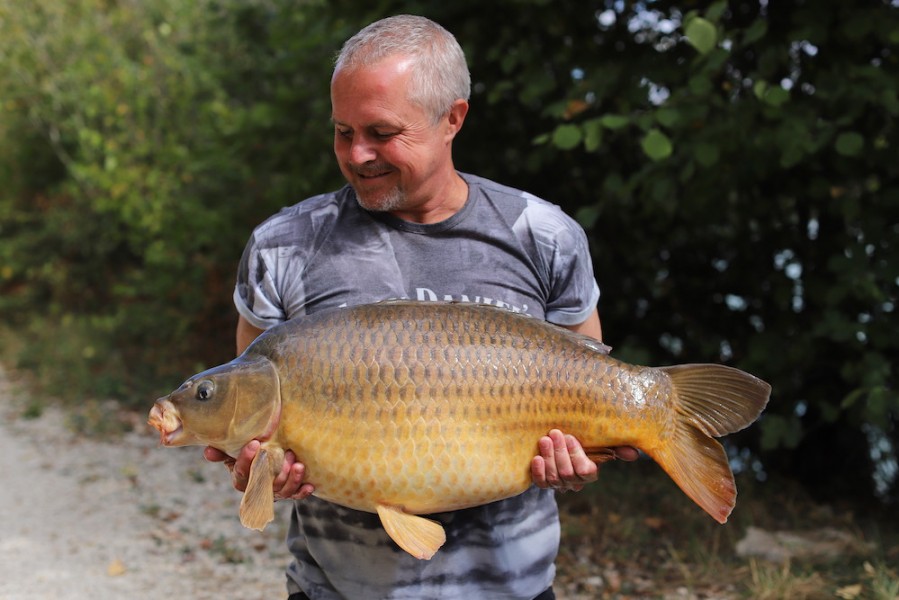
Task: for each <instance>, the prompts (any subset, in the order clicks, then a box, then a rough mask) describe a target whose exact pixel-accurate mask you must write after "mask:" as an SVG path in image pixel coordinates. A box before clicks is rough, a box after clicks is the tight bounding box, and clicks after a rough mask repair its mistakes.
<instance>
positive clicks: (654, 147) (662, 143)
mask: <svg viewBox="0 0 899 600" xmlns="http://www.w3.org/2000/svg"><path fill="white" fill-rule="evenodd" d="M640 147H641V148H643V152H644V153H645V154H646V156H648V157H649V158H651V159H652V160H654V161H656V162H658V161H660V160H664V159H666V158H668V157H669V156H671V153H672V151H673V150H674V146H673V145H672V144H671V140H670V139H668V136H667V135H665V134H664V133H662V132H661V131H660V130H658V129H650V130H649V131H648V132H647V133H646V135H645V136H644V137H643V140H642V141H641V142H640Z"/></svg>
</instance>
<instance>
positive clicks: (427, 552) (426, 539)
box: [378, 504, 446, 560]
mask: <svg viewBox="0 0 899 600" xmlns="http://www.w3.org/2000/svg"><path fill="white" fill-rule="evenodd" d="M378 516H379V517H381V524H382V525H383V526H384V529H385V530H386V531H387V535H389V536H390V539H392V540H393V541H394V542H396V544H397V546H399V547H400V548H402V549H403V550H405V551H406V552H408V553H409V554H411V555H412V556H414V557H415V558H418V559H424V560H428V559H430V558H431V557H432V556H434V553H435V552H437V550H439V549H440V547H441V546H442V545H443V544H444V542H446V532H445V531H443V526H442V525H441V524H440V523H438V522H437V521H432V520H431V519H426V518H424V517H419V516H418V515H413V514H410V513H407V512H405V511H403V510H402V509H401V508H398V507H396V506H389V505H387V504H378Z"/></svg>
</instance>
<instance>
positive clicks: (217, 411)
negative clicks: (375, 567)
mask: <svg viewBox="0 0 899 600" xmlns="http://www.w3.org/2000/svg"><path fill="white" fill-rule="evenodd" d="M201 390H203V393H201ZM210 390H212V391H211V392H210ZM769 393H770V386H768V385H767V384H766V383H764V382H763V381H761V380H760V379H757V378H755V377H754V376H752V375H749V374H747V373H744V372H742V371H738V370H736V369H732V368H729V367H725V366H721V365H681V366H675V367H659V368H653V367H644V366H638V365H630V364H626V363H623V362H621V361H618V360H615V359H613V358H611V357H609V356H608V355H607V348H605V347H604V346H602V344H600V343H598V342H597V341H596V340H593V339H591V338H587V337H585V336H582V335H579V334H576V333H573V332H571V331H568V330H566V329H564V328H560V327H556V326H553V325H550V324H548V323H546V322H544V321H541V320H538V319H535V318H532V317H528V316H525V315H520V314H516V313H513V312H511V311H508V310H504V309H499V308H495V307H488V306H484V305H475V304H461V303H433V302H410V301H396V302H384V303H378V304H371V305H362V306H356V307H350V308H345V309H339V310H334V311H328V312H323V313H317V314H314V315H311V316H308V317H302V318H299V319H295V320H293V321H289V322H287V323H284V324H281V325H279V326H276V327H274V328H272V329H270V330H269V331H267V332H265V333H264V334H262V335H261V336H260V337H259V338H258V339H257V340H256V341H255V342H254V343H253V344H251V345H250V347H249V348H247V350H246V351H245V352H244V353H243V354H242V355H241V356H240V357H238V358H236V359H234V360H233V361H231V362H230V363H227V364H226V365H221V366H219V367H216V368H214V369H210V370H209V371H206V372H204V373H200V374H198V375H195V376H194V377H192V378H190V379H189V380H188V381H187V382H185V383H184V384H183V385H182V386H181V387H180V388H179V389H178V390H176V391H175V392H173V393H172V394H170V395H169V396H167V397H165V398H161V399H160V400H158V401H157V403H156V405H155V406H154V408H153V410H152V411H151V414H150V424H151V425H153V426H155V427H156V428H157V429H159V431H160V436H161V439H162V443H163V444H164V445H185V444H205V445H212V446H215V447H218V448H220V449H222V450H224V451H226V452H229V451H230V452H234V451H235V449H239V448H240V447H242V446H243V445H244V444H246V443H247V442H249V441H250V440H252V439H259V440H260V441H262V446H261V450H260V453H259V454H258V455H257V457H256V459H255V460H254V462H253V465H252V468H251V473H250V482H249V484H248V486H247V491H246V493H245V495H244V499H243V501H242V504H241V520H242V522H243V523H244V524H245V525H247V526H250V527H256V528H261V527H264V526H265V524H266V523H267V522H268V520H270V519H271V517H272V516H273V513H272V507H271V503H272V501H273V498H272V491H271V485H272V480H273V479H274V477H275V476H276V475H277V474H278V473H279V472H280V469H281V461H282V457H283V452H284V451H285V450H288V449H289V450H292V451H293V452H294V453H295V454H296V456H297V457H298V459H299V460H300V461H302V462H303V463H304V465H305V467H306V481H308V482H309V483H312V484H313V485H314V486H315V495H316V496H318V497H320V498H322V499H324V500H328V501H331V502H335V503H337V504H341V505H343V506H347V507H349V508H353V509H357V510H363V511H369V512H377V513H378V514H379V515H380V517H381V521H382V523H383V524H384V526H385V529H386V530H387V532H388V534H389V535H390V536H391V537H392V538H393V539H394V540H395V541H396V542H397V543H398V544H399V545H400V546H401V547H402V548H404V549H405V550H407V551H408V552H410V553H411V554H413V555H415V556H418V557H419V558H429V557H430V556H432V555H433V553H434V552H436V551H437V549H438V548H439V547H440V545H441V544H442V543H443V540H444V539H445V537H444V534H443V531H442V528H441V526H440V525H439V524H437V523H436V522H434V521H431V520H429V519H426V518H423V517H421V516H419V515H423V514H425V515H426V514H429V513H435V512H444V511H450V510H457V509H461V508H465V507H470V506H475V505H479V504H484V503H487V502H492V501H496V500H500V499H503V498H508V497H511V496H514V495H516V494H519V493H521V492H523V491H525V490H526V489H527V488H528V486H530V485H531V475H530V463H531V459H532V458H533V456H534V455H535V454H536V453H537V447H536V446H537V440H538V439H539V438H540V437H541V436H543V435H546V433H547V432H548V431H549V430H550V429H561V430H562V431H565V432H566V433H570V434H572V435H574V436H575V437H576V438H577V439H578V440H579V441H580V442H581V444H582V445H583V446H584V448H585V450H586V451H587V452H588V455H589V456H591V458H594V459H595V460H603V459H607V458H608V457H609V453H608V451H606V450H604V449H606V448H608V447H613V446H620V445H631V446H635V447H637V448H639V449H641V450H643V451H644V452H646V453H647V454H649V455H650V456H651V457H652V458H654V459H655V460H656V461H657V462H658V463H659V464H660V465H661V466H662V467H663V468H664V469H665V470H666V472H668V473H669V475H671V477H672V478H673V479H674V480H675V481H676V482H677V483H678V485H680V486H681V488H682V489H683V490H684V491H685V492H686V493H687V494H688V495H689V496H690V497H691V498H693V500H694V501H696V502H697V503H698V504H699V505H700V506H701V507H702V508H703V509H705V510H706V511H707V512H709V514H711V515H712V516H713V517H714V518H716V519H717V520H719V521H721V522H723V521H724V520H726V518H727V516H728V515H729V514H730V512H731V510H732V509H733V506H734V501H735V496H736V490H735V487H734V484H733V475H732V474H731V472H730V468H729V466H728V464H727V457H726V455H725V454H724V451H723V449H722V448H721V446H720V444H719V443H718V442H716V441H715V440H713V439H712V437H717V436H720V435H724V434H726V433H730V432H733V431H737V430H739V429H742V428H743V427H745V426H747V425H749V424H750V423H751V422H753V421H754V420H755V419H756V418H757V417H758V415H759V414H760V412H761V411H762V409H763V408H764V406H765V404H766V402H767V399H768V395H769ZM210 394H211V396H210ZM226 423H227V424H228V425H227V427H226V426H225V424H226ZM225 430H227V432H226V431H225Z"/></svg>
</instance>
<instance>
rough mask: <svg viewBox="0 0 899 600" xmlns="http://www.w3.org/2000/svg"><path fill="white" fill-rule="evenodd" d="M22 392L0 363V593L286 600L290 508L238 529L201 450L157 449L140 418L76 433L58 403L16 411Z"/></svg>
mask: <svg viewBox="0 0 899 600" xmlns="http://www.w3.org/2000/svg"><path fill="white" fill-rule="evenodd" d="M21 394H22V392H21V390H20V389H18V387H17V386H15V385H14V384H12V383H10V382H9V380H8V379H7V377H6V376H5V375H4V372H3V371H2V370H0V457H2V466H0V598H2V599H3V600H37V599H40V600H44V599H47V598H54V599H59V600H81V599H90V600H106V599H109V600H120V599H129V600H131V599H137V600H142V599H145V598H147V599H150V598H154V599H155V598H167V599H171V600H180V599H190V600H203V599H206V598H208V599H210V600H211V599H216V600H230V599H237V598H240V599H242V600H243V599H246V600H254V599H259V600H272V599H282V598H284V597H286V592H285V591H284V589H285V588H284V575H283V570H284V565H285V564H286V562H287V550H286V548H285V547H284V544H283V538H284V531H285V528H286V514H285V511H286V510H287V508H288V507H287V505H285V504H280V505H279V507H280V510H277V513H278V514H277V517H276V520H275V522H274V523H272V524H270V525H269V526H268V527H267V528H266V530H265V531H264V532H262V533H259V532H255V531H250V530H247V529H244V528H243V527H241V525H240V523H239V521H238V518H237V510H238V503H239V502H240V496H239V494H238V493H237V492H235V491H234V490H232V489H231V486H230V483H229V479H228V477H227V475H226V472H225V470H224V469H223V468H222V466H221V465H215V464H211V463H207V462H206V461H205V460H204V459H203V457H202V452H201V450H200V449H199V448H172V449H169V448H165V449H163V448H160V447H158V444H157V441H158V438H157V436H156V435H155V434H154V433H153V432H151V431H150V430H149V428H148V427H142V426H140V425H138V426H137V427H136V428H135V429H136V430H135V432H133V433H129V434H126V435H124V436H121V437H118V438H117V439H115V440H110V441H108V442H106V441H100V440H88V439H84V438H82V437H79V436H76V435H75V434H73V433H72V432H71V431H70V430H69V429H68V428H67V427H66V426H65V417H64V416H63V413H62V412H61V411H59V410H58V409H53V408H48V409H47V410H45V411H44V412H43V414H42V415H41V416H40V417H39V418H36V419H25V418H23V417H22V416H21V414H22V407H23V405H24V402H23V401H22V399H21ZM148 409H149V405H148Z"/></svg>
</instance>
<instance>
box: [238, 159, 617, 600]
mask: <svg viewBox="0 0 899 600" xmlns="http://www.w3.org/2000/svg"><path fill="white" fill-rule="evenodd" d="M461 175H462V177H463V178H464V179H465V181H466V183H468V188H469V192H468V200H467V202H466V204H465V205H464V207H463V208H462V209H461V210H460V211H459V212H458V213H456V214H455V215H453V216H452V217H450V218H449V219H447V220H445V221H443V222H440V223H435V224H427V225H423V224H417V223H410V222H407V221H402V220H400V219H397V218H395V217H392V216H391V215H388V214H379V213H371V212H368V211H366V210H364V209H362V208H361V207H360V206H359V205H358V203H357V202H356V198H355V195H354V192H353V190H352V188H350V187H349V186H347V187H344V188H342V189H341V190H339V191H337V192H333V193H328V194H323V195H321V196H315V197H313V198H309V199H307V200H305V201H303V202H300V203H299V204H296V205H294V206H291V207H288V208H285V209H283V210H281V211H280V212H279V213H277V214H276V215H274V216H273V217H271V218H269V219H268V220H267V221H265V222H264V223H262V224H261V225H260V226H258V227H257V228H256V230H255V231H254V232H253V235H252V237H251V239H250V241H249V243H248V244H247V247H246V249H245V251H244V254H243V257H242V259H241V262H240V266H239V270H238V278H237V285H236V287H235V292H234V301H235V305H236V306H237V309H238V311H239V312H240V314H241V315H242V316H243V317H244V318H245V319H246V320H247V321H248V322H249V323H250V324H252V325H254V326H256V327H258V328H260V329H267V328H268V327H271V326H273V325H276V324H277V323H280V322H283V321H285V320H288V319H292V318H295V317H300V316H302V315H305V314H310V313H314V312H316V311H319V310H322V309H325V308H331V307H338V306H351V305H356V304H363V303H368V302H376V301H379V300H386V299H395V298H409V299H417V300H425V301H429V300H434V301H437V300H441V301H442V300H454V301H463V302H482V303H487V304H492V305H495V306H502V307H506V308H508V309H510V310H513V311H517V312H523V313H527V314H529V315H531V316H534V317H537V318H542V319H546V320H548V321H551V322H553V323H556V324H559V325H575V324H578V323H582V322H583V321H584V320H586V318H587V317H588V316H589V315H590V313H591V312H592V311H593V309H594V308H595V306H596V302H597V300H598V298H599V288H598V286H597V285H596V281H595V279H594V276H593V268H592V264H591V261H590V254H589V250H588V246H587V239H586V236H585V234H584V232H583V230H582V229H581V227H580V226H579V225H578V224H577V223H576V222H575V221H574V220H572V219H571V218H570V217H568V216H566V215H565V214H564V213H563V212H562V211H561V210H560V209H559V208H558V207H557V206H554V205H552V204H550V203H548V202H545V201H544V200H541V199H539V198H536V197H535V196H532V195H530V194H527V193H525V192H521V191H519V190H515V189H512V188H509V187H506V186H502V185H499V184H497V183H494V182H492V181H488V180H486V179H483V178H479V177H475V176H472V175H467V174H461ZM334 443H335V449H336V450H337V451H339V447H340V444H339V440H335V442H334ZM536 445H537V440H534V448H535V453H536ZM301 458H302V457H301ZM429 517H430V518H434V519H436V520H438V521H440V522H441V523H442V524H443V526H444V528H445V529H446V534H447V541H446V544H445V545H444V546H443V547H442V548H441V549H440V550H439V551H438V552H437V554H436V555H435V556H434V557H433V558H432V559H431V560H429V561H420V560H417V559H415V558H413V557H411V556H410V555H408V554H406V553H405V552H403V551H402V550H400V549H399V548H398V547H397V546H396V545H395V544H394V543H393V542H392V541H391V540H390V538H389V537H387V534H386V533H385V532H384V530H383V528H382V527H381V524H380V521H379V519H378V516H377V515H375V514H370V513H365V512H358V511H354V510H351V509H347V508H344V507H341V506H337V505H335V504H332V503H329V502H325V501H323V500H319V499H317V498H315V497H311V498H308V499H306V500H303V501H299V502H296V503H295V506H294V510H293V512H292V518H291V526H290V531H289V533H288V540H287V541H288V547H289V548H290V551H291V552H292V554H293V557H294V562H293V563H292V564H291V565H290V567H289V568H288V571H287V575H288V590H289V591H290V592H291V593H292V592H296V591H303V592H305V593H306V594H307V595H308V596H309V597H310V598H311V599H312V600H336V599H339V598H352V599H355V598H366V599H368V598H384V599H387V598H390V599H413V598H414V599H422V598H441V599H453V598H458V599H463V598H464V599H465V600H468V599H471V598H491V599H493V598H496V599H500V598H503V599H521V600H530V599H532V598H534V597H535V596H536V595H538V594H539V593H541V592H542V591H543V590H545V589H546V588H547V587H549V586H550V585H551V583H552V579H553V576H554V573H555V568H554V566H553V562H554V560H555V556H556V553H557V551H558V545H559V517H558V510H557V508H556V503H555V499H554V497H553V492H551V491H546V490H540V489H538V488H536V487H534V486H532V487H531V488H530V489H529V490H528V491H526V492H525V493H523V494H521V495H519V496H516V497H514V498H509V499H507V500H502V501H499V502H494V503H491V504H488V505H485V506H478V507H474V508H470V509H465V510H460V511H455V512H451V513H443V514H438V515H430V516H429Z"/></svg>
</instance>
